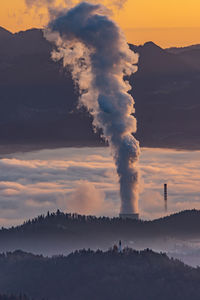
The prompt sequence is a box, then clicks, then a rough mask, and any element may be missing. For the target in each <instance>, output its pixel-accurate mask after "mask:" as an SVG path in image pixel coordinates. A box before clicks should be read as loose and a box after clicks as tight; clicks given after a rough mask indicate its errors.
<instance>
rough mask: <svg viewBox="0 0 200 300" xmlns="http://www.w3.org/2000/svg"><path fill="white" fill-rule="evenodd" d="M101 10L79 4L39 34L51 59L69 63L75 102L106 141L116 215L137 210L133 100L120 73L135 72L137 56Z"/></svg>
mask: <svg viewBox="0 0 200 300" xmlns="http://www.w3.org/2000/svg"><path fill="white" fill-rule="evenodd" d="M105 13H106V9H105V8H104V7H103V6H101V5H94V4H89V3H81V4H79V5H77V6H76V7H74V8H72V9H70V10H69V11H68V12H67V13H66V14H65V15H62V16H60V17H58V18H57V19H56V20H54V21H52V22H51V23H50V24H49V26H48V29H47V30H46V32H45V36H46V38H47V39H48V40H50V41H54V42H55V43H56V45H57V52H55V51H54V52H53V54H52V57H53V59H55V60H60V59H63V65H64V66H70V67H71V70H72V76H73V79H74V81H75V82H76V83H77V84H78V86H79V88H80V94H81V95H80V101H79V103H80V105H84V106H86V107H87V108H88V110H89V111H90V113H91V114H92V115H93V117H94V122H93V125H94V127H99V128H102V129H103V133H104V136H105V137H106V139H107V140H108V141H109V144H110V146H111V149H112V154H113V157H114V160H115V163H116V166H117V173H118V175H119V182H120V194H121V213H137V212H138V188H139V173H138V169H137V166H136V164H137V162H138V159H139V154H140V148H139V143H138V141H137V140H136V139H135V138H134V137H133V135H132V133H134V132H136V119H135V118H134V116H133V115H132V114H133V113H134V112H135V110H134V100H133V98H132V97H131V95H130V94H129V93H128V91H129V90H130V89H131V87H130V85H129V83H128V82H127V81H125V80H124V76H130V75H131V74H132V73H133V72H135V71H136V70H137V68H136V66H134V64H135V63H137V60H138V56H137V55H136V54H135V53H134V52H132V51H131V50H130V49H129V46H128V44H127V42H126V39H125V36H124V34H123V33H122V31H121V30H120V28H119V27H118V26H117V25H116V24H115V23H114V22H113V21H112V20H110V19H109V17H108V16H106V15H104V14H105Z"/></svg>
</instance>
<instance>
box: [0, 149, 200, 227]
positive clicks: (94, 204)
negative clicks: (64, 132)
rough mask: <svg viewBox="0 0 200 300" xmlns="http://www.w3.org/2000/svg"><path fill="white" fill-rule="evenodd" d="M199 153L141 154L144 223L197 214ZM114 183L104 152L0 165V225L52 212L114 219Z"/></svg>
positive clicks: (21, 157) (71, 152)
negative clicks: (179, 213)
mask: <svg viewBox="0 0 200 300" xmlns="http://www.w3.org/2000/svg"><path fill="white" fill-rule="evenodd" d="M199 155H200V153H199V152H176V151H172V150H153V149H143V151H142V156H141V160H140V167H141V173H142V184H141V187H140V191H141V194H140V200H139V209H140V215H141V217H142V218H145V219H153V218H158V217H161V216H164V215H165V213H164V203H163V202H164V201H163V184H164V183H165V182H167V183H168V189H169V191H168V192H169V203H168V207H169V213H173V212H177V211H180V210H184V209H192V208H197V209H200V186H199V169H200V162H199ZM118 191H119V186H118V178H117V174H116V171H115V167H114V164H113V162H112V157H111V156H110V154H109V149H108V148H83V149H73V148H72V149H70V148H68V149H60V150H43V151H38V152H34V153H26V154H15V155H13V156H8V157H7V158H4V159H1V160H0V225H1V226H9V225H14V224H20V223H21V222H22V221H23V220H26V219H29V218H32V217H35V216H37V215H38V214H41V213H44V214H45V213H46V212H47V211H48V210H49V211H55V210H57V209H58V208H59V209H61V210H63V211H65V212H78V213H82V214H90V215H98V216H100V215H106V216H111V217H112V216H117V215H118V212H119V208H120V197H119V192H118Z"/></svg>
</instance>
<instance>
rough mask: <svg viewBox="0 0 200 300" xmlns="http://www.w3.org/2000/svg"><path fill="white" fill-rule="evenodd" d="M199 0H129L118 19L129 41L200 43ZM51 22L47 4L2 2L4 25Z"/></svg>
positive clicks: (16, 28) (13, 27) (0, 11)
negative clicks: (43, 6)
mask: <svg viewBox="0 0 200 300" xmlns="http://www.w3.org/2000/svg"><path fill="white" fill-rule="evenodd" d="M199 11H200V1H199V0H190V1H187V0H176V1H174V0H162V1H160V0H140V1H133V0H127V2H126V4H125V6H124V9H116V10H115V16H114V18H115V20H116V21H117V22H118V23H119V25H120V26H121V27H122V28H123V29H124V31H125V33H126V35H127V39H128V41H129V42H132V43H135V44H142V43H144V42H146V41H149V40H152V41H154V42H156V43H157V44H159V45H160V46H162V47H168V46H185V45H190V44H197V43H200V18H199ZM46 22H47V13H46V11H45V9H44V8H42V9H40V10H39V11H36V10H35V9H34V8H32V9H30V8H29V9H27V7H26V6H25V3H24V0H11V1H9V0H7V1H4V0H3V1H1V2H0V26H2V27H5V28H7V29H8V30H11V31H13V32H16V31H19V30H25V29H28V28H32V27H42V26H44V25H45V23H46Z"/></svg>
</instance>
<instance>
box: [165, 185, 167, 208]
mask: <svg viewBox="0 0 200 300" xmlns="http://www.w3.org/2000/svg"><path fill="white" fill-rule="evenodd" d="M164 203H165V211H166V212H167V183H165V184H164Z"/></svg>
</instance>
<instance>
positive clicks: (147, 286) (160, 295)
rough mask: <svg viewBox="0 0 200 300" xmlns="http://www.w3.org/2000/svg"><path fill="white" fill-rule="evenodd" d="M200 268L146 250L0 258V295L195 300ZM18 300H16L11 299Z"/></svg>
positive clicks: (16, 254)
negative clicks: (48, 256)
mask: <svg viewBox="0 0 200 300" xmlns="http://www.w3.org/2000/svg"><path fill="white" fill-rule="evenodd" d="M199 282H200V269H199V268H197V269H194V268H192V267H189V266H186V265H184V264H183V263H181V262H180V261H178V260H174V259H169V258H168V257H167V256H166V255H165V254H162V253H161V254H158V253H155V252H153V251H151V250H149V249H147V250H144V251H135V250H132V249H128V248H127V249H125V250H124V251H123V252H122V253H119V252H118V251H117V249H116V250H114V249H111V250H109V251H106V252H102V251H100V250H98V251H96V252H94V251H91V250H81V251H76V252H74V253H71V254H70V255H68V256H66V257H65V256H54V257H52V258H47V257H43V256H40V255H37V256H35V255H33V254H29V253H25V252H22V251H19V250H18V251H15V252H13V253H11V252H10V253H6V254H1V255H0V291H1V292H2V293H9V294H11V293H13V294H19V293H25V294H27V295H29V297H31V298H34V299H42V298H45V299H48V300H68V299H69V300H79V299H80V300H86V299H87V300H88V299H95V300H102V299H104V300H110V299H116V300H130V299H134V300H147V299H148V300H155V299H159V300H169V299H170V300H179V299H180V300H183V299H184V300H187V299H190V300H191V299H192V300H197V299H198V300H199V295H200V285H199ZM16 300H18V299H16Z"/></svg>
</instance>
